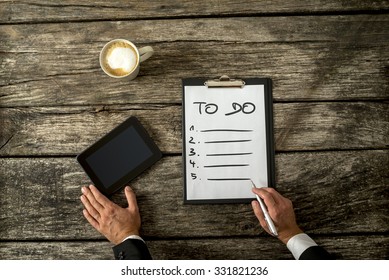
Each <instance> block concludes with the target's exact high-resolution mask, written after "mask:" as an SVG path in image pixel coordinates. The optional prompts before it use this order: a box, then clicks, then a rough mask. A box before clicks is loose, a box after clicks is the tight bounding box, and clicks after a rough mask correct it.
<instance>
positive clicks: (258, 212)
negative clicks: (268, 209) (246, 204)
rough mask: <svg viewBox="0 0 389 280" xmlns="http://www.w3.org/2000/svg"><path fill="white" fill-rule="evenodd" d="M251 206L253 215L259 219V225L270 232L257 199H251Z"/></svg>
mask: <svg viewBox="0 0 389 280" xmlns="http://www.w3.org/2000/svg"><path fill="white" fill-rule="evenodd" d="M251 206H252V207H253V211H254V214H255V216H256V217H257V219H258V221H259V223H260V225H261V227H262V228H263V229H264V230H266V231H267V232H268V233H270V232H269V229H268V227H267V223H266V220H265V216H264V215H263V212H262V209H261V207H260V206H259V203H258V201H256V200H253V201H252V202H251Z"/></svg>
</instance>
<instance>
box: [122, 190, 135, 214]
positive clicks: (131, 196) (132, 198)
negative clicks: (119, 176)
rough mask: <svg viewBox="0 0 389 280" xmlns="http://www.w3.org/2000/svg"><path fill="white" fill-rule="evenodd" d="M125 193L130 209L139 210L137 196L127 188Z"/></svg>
mask: <svg viewBox="0 0 389 280" xmlns="http://www.w3.org/2000/svg"><path fill="white" fill-rule="evenodd" d="M124 193H125V194H126V198H127V202H128V209H130V210H132V211H136V210H138V203H137V202H136V195H135V193H134V191H133V190H132V189H131V188H130V187H129V186H127V187H125V189H124Z"/></svg>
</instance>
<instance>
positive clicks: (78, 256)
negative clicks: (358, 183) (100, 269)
mask: <svg viewBox="0 0 389 280" xmlns="http://www.w3.org/2000/svg"><path fill="white" fill-rule="evenodd" d="M314 239H315V241H316V242H317V243H318V244H320V245H322V246H324V247H325V248H326V249H327V250H328V251H329V252H331V253H332V254H334V255H335V256H336V257H337V258H338V259H345V260H374V259H376V260H383V259H388V257H389V252H388V250H387V244H388V242H389V237H388V236H387V235H378V236H343V237H314ZM0 244H1V246H0V259H2V260H7V259H13V260H32V259H34V260H53V259H54V260H56V259H57V260H58V259H59V260H91V259H92V260H110V259H113V253H112V249H111V247H112V245H111V244H110V243H108V242H105V241H97V242H88V241H84V242H60V241H59V242H22V243H17V242H2V243H0ZM147 244H148V246H149V250H150V251H151V254H152V256H153V258H154V259H155V260H191V259H192V260H195V259H202V260H204V259H205V260H209V259H214V260H223V259H238V260H239V259H240V260H256V259H258V260H259V259H266V260H268V259H293V256H292V254H291V253H290V252H289V251H288V250H287V248H286V246H284V245H283V244H281V242H279V241H278V240H276V239H274V238H271V237H255V238H223V239H217V238H216V239H190V240H155V241H147Z"/></svg>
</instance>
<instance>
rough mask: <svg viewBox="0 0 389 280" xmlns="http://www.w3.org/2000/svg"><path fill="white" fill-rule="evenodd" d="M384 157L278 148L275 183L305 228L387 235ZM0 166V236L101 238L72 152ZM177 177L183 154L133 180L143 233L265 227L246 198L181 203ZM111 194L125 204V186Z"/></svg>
mask: <svg viewBox="0 0 389 280" xmlns="http://www.w3.org/2000/svg"><path fill="white" fill-rule="evenodd" d="M388 164H389V152H388V150H381V151H379V150H376V151H350V152H313V153H302V152H300V153H287V154H278V155H277V156H276V170H277V173H276V178H277V182H276V184H277V190H279V192H280V193H282V194H283V195H285V196H286V197H288V198H290V199H291V200H292V201H293V202H294V206H295V210H296V216H297V219H298V223H299V224H300V225H301V227H302V228H303V229H304V230H305V231H307V232H308V233H313V234H342V235H346V234H349V233H353V234H355V233H366V234H369V233H372V232H376V233H383V234H384V233H387V232H388V231H389V227H388V225H389V218H388V217H389V212H388V211H389V210H388V207H387V205H388V199H389V196H388V189H387V186H388V184H389V177H388V173H387V166H388ZM0 166H1V167H2V168H1V169H0V180H1V181H0V192H1V194H2V195H1V197H0V221H1V227H0V239H1V240H10V241H12V240H14V241H15V240H52V239H54V240H83V239H91V238H92V239H100V238H102V236H101V235H100V234H99V233H98V232H97V231H95V230H94V229H93V228H92V227H91V226H90V225H89V224H88V223H87V221H86V220H85V219H84V217H83V216H82V205H81V202H80V200H79V196H80V195H81V191H80V187H81V186H82V185H85V184H89V180H88V179H87V177H86V175H85V173H84V172H83V171H82V170H81V168H80V167H79V166H78V164H77V163H76V160H75V159H74V158H0ZM182 178H183V175H182V159H181V157H180V156H168V157H166V156H165V157H164V158H163V159H162V160H161V161H159V162H158V163H157V164H155V165H154V166H153V167H152V168H151V169H149V170H148V171H146V172H145V173H144V174H142V176H140V177H139V178H138V179H136V180H134V181H133V182H132V183H131V185H132V187H133V189H134V191H135V192H136V194H137V200H138V204H139V208H140V212H141V216H142V222H143V232H142V235H143V236H145V237H146V238H181V237H185V238H192V237H211V236H213V237H221V236H224V237H231V236H246V237H247V236H257V235H258V234H259V233H261V235H262V234H263V232H262V230H261V229H260V226H259V224H258V221H257V220H256V218H255V217H254V215H253V213H252V209H251V206H250V205H248V204H233V205H183V186H182V184H183V180H182ZM112 199H113V201H114V202H116V203H118V204H119V205H122V206H125V205H126V201H125V197H124V193H122V192H119V193H118V194H116V195H115V196H113V198H112ZM334 205H336V207H334ZM366 221H369V222H368V223H366Z"/></svg>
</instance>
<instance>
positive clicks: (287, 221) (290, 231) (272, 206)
mask: <svg viewBox="0 0 389 280" xmlns="http://www.w3.org/2000/svg"><path fill="white" fill-rule="evenodd" d="M253 192H254V193H255V194H257V195H258V196H259V197H261V198H262V199H263V201H264V202H265V205H266V206H267V210H268V212H269V215H270V217H271V218H272V220H273V222H274V225H275V226H276V228H277V232H278V239H280V240H281V241H282V242H283V243H285V244H286V243H287V242H288V240H289V239H290V238H292V237H293V236H295V235H296V234H299V233H302V232H303V231H302V230H301V229H300V228H299V227H298V225H297V223H296V217H295V214H294V210H293V204H292V201H290V200H289V199H287V198H286V197H283V196H282V195H281V194H280V193H278V192H277V191H276V190H275V189H273V188H253ZM251 206H252V207H253V210H254V214H255V216H256V217H257V218H258V220H259V223H260V224H261V226H262V227H263V229H264V230H265V231H266V232H268V233H269V234H271V233H270V230H269V227H268V226H267V223H266V221H265V217H264V215H263V213H262V209H261V207H260V206H259V203H258V201H256V200H254V201H252V202H251Z"/></svg>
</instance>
